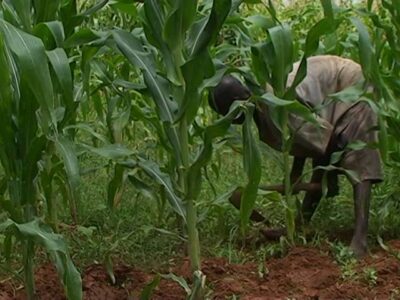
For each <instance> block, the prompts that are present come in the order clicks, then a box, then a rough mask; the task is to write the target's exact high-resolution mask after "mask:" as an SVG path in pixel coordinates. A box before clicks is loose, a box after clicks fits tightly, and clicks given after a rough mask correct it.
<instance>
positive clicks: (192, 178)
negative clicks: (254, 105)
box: [188, 101, 241, 199]
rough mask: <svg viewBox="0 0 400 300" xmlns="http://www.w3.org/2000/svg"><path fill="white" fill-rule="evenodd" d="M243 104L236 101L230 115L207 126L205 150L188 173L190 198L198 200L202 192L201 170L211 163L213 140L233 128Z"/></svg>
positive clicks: (204, 135) (203, 149) (204, 136)
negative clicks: (233, 122)
mask: <svg viewBox="0 0 400 300" xmlns="http://www.w3.org/2000/svg"><path fill="white" fill-rule="evenodd" d="M240 106H241V103H240V102H239V101H235V102H234V103H233V104H232V106H231V108H230V110H229V113H228V114H226V115H225V116H224V117H222V118H220V119H218V120H217V121H216V122H215V123H214V124H212V125H210V126H207V127H206V128H205V130H204V134H203V140H204V143H203V148H202V149H201V152H200V153H199V155H198V156H197V157H196V159H195V161H194V162H193V164H192V165H191V166H190V169H189V171H188V174H189V175H188V185H189V189H188V190H189V196H188V197H189V198H190V199H197V197H198V195H199V194H200V191H201V182H202V176H201V169H202V168H203V167H204V166H206V165H207V163H208V162H209V161H210V159H211V156H212V151H213V139H215V138H216V137H220V136H224V135H225V134H226V132H227V131H228V129H229V127H230V126H231V123H232V121H233V120H234V119H235V118H236V117H237V115H238V113H239V111H240Z"/></svg>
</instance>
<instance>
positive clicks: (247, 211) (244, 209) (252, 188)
mask: <svg viewBox="0 0 400 300" xmlns="http://www.w3.org/2000/svg"><path fill="white" fill-rule="evenodd" d="M253 112H254V106H246V110H245V122H244V124H243V152H244V155H243V167H244V170H245V172H246V175H247V180H248V182H247V185H246V186H245V187H244V189H243V192H242V198H241V202H240V223H241V227H242V230H245V228H246V227H247V224H248V222H249V218H250V215H251V212H252V210H253V207H254V204H255V202H256V197H257V193H258V185H259V183H260V180H261V155H260V151H259V149H258V142H257V140H256V139H255V138H254V134H253V130H252V124H253Z"/></svg>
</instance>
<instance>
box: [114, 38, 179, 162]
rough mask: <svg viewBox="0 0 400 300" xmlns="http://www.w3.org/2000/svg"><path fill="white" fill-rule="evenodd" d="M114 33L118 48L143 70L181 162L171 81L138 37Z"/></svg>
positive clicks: (149, 89) (160, 116) (176, 155)
mask: <svg viewBox="0 0 400 300" xmlns="http://www.w3.org/2000/svg"><path fill="white" fill-rule="evenodd" d="M112 34H113V37H114V40H115V42H116V43H117V46H118V48H119V49H120V50H121V52H122V53H123V54H124V55H125V56H126V58H127V59H128V60H129V62H130V63H131V64H133V65H135V66H137V67H138V68H140V69H141V70H142V72H143V77H144V81H145V84H146V86H147V88H148V91H149V92H150V94H151V96H152V98H153V100H154V102H155V104H156V107H157V113H158V116H159V118H160V119H161V121H164V127H165V131H166V134H167V136H168V139H169V142H170V144H171V147H172V148H173V149H174V155H175V158H176V161H177V162H178V163H179V162H180V161H181V148H182V147H181V142H180V138H179V132H178V129H177V128H176V126H174V125H172V124H174V122H175V119H176V113H175V112H176V111H177V103H176V102H174V101H172V100H170V98H169V97H170V96H171V90H170V88H171V86H170V84H169V82H168V81H167V80H166V79H165V78H163V77H162V76H160V75H158V74H157V73H156V70H157V69H156V67H155V66H156V63H155V61H154V57H153V56H152V55H150V53H149V52H146V51H145V50H144V48H143V45H142V44H141V42H140V40H139V39H138V38H136V37H135V36H134V35H132V34H131V33H129V32H126V31H122V30H115V31H113V32H112Z"/></svg>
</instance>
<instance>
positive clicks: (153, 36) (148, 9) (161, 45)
mask: <svg viewBox="0 0 400 300" xmlns="http://www.w3.org/2000/svg"><path fill="white" fill-rule="evenodd" d="M144 12H145V15H146V22H145V23H144V24H143V29H144V31H145V33H146V37H147V40H148V41H149V42H150V43H151V44H152V45H154V46H155V47H157V48H158V49H159V51H161V53H162V57H163V60H164V63H165V66H166V71H167V77H168V79H169V80H171V81H172V82H173V83H175V84H177V85H179V84H181V83H182V80H181V75H180V73H179V66H177V65H176V64H175V62H174V57H173V55H172V53H171V49H170V46H169V45H168V43H167V42H166V41H165V40H164V36H163V31H164V28H165V15H164V12H163V8H162V3H161V2H160V1H157V0H148V1H145V3H144Z"/></svg>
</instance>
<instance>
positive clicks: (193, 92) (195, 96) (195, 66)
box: [178, 51, 215, 124]
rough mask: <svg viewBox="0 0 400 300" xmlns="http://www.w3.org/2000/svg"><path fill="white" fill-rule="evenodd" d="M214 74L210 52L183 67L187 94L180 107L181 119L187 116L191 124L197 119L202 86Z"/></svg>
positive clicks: (200, 55) (205, 52)
mask: <svg viewBox="0 0 400 300" xmlns="http://www.w3.org/2000/svg"><path fill="white" fill-rule="evenodd" d="M214 72H215V70H214V64H213V62H212V60H211V57H210V55H209V53H208V51H204V52H203V53H202V54H199V55H198V56H196V57H195V58H194V59H191V60H189V61H188V62H186V63H185V64H184V65H183V66H182V74H183V77H184V79H185V94H184V96H183V102H182V104H181V105H180V107H179V110H180V111H179V114H178V115H179V117H181V116H183V115H185V116H186V120H187V122H188V123H189V124H190V123H191V122H192V121H193V119H194V118H195V117H196V114H197V110H198V108H199V106H200V103H201V90H200V86H201V84H202V83H203V80H204V79H205V78H209V77H211V76H212V75H213V74H214Z"/></svg>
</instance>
